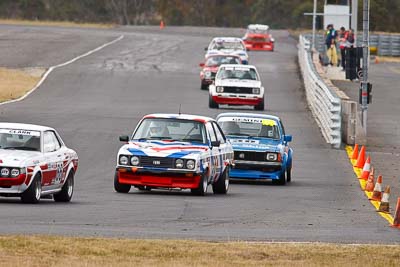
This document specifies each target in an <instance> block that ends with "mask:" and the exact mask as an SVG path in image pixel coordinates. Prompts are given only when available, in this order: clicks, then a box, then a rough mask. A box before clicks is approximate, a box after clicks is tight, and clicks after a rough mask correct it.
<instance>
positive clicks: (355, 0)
mask: <svg viewBox="0 0 400 267" xmlns="http://www.w3.org/2000/svg"><path fill="white" fill-rule="evenodd" d="M357 22H358V0H352V1H351V28H352V29H353V30H354V36H355V37H356V41H357V30H358V24H357Z"/></svg>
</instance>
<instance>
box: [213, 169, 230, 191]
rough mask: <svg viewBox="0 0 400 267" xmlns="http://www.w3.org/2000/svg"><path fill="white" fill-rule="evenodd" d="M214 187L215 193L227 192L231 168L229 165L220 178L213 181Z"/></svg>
mask: <svg viewBox="0 0 400 267" xmlns="http://www.w3.org/2000/svg"><path fill="white" fill-rule="evenodd" d="M212 189H213V192H214V194H226V193H228V189H229V170H228V167H226V168H225V171H224V172H223V173H222V174H221V176H220V177H219V178H218V180H217V182H215V183H213V185H212Z"/></svg>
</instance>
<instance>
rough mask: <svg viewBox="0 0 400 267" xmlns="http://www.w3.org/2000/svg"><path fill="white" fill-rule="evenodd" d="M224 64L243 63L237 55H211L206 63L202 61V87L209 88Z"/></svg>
mask: <svg viewBox="0 0 400 267" xmlns="http://www.w3.org/2000/svg"><path fill="white" fill-rule="evenodd" d="M222 64H242V60H241V59H240V57H239V56H236V55H226V54H221V55H210V56H208V57H207V58H206V60H205V62H204V63H200V64H199V66H200V67H202V70H201V71H200V80H201V87H200V88H201V89H202V90H205V89H208V86H209V85H210V84H212V83H213V82H214V80H215V74H216V73H217V71H218V68H219V66H220V65H222Z"/></svg>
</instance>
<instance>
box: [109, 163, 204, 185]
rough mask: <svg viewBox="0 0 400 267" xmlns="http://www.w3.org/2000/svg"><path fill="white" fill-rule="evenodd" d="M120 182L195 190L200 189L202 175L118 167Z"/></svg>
mask: <svg viewBox="0 0 400 267" xmlns="http://www.w3.org/2000/svg"><path fill="white" fill-rule="evenodd" d="M116 171H117V175H118V182H119V183H121V184H129V185H133V186H149V187H162V188H182V189H195V188H198V187H199V184H200V180H201V174H200V173H194V172H184V171H182V172H170V171H166V170H165V171H163V170H159V171H150V170H145V169H137V168H126V167H117V169H116Z"/></svg>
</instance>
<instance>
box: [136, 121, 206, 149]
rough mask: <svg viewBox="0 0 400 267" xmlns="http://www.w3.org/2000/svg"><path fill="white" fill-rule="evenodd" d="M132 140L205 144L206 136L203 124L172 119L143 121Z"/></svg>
mask: <svg viewBox="0 0 400 267" xmlns="http://www.w3.org/2000/svg"><path fill="white" fill-rule="evenodd" d="M132 139H133V140H166V141H183V142H197V143H202V144H206V143H207V136H206V132H205V128H204V124H203V123H201V122H198V121H193V120H182V119H174V118H147V119H144V120H143V121H142V122H141V123H140V125H139V127H138V128H137V130H136V132H135V133H134V135H133V137H132Z"/></svg>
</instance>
